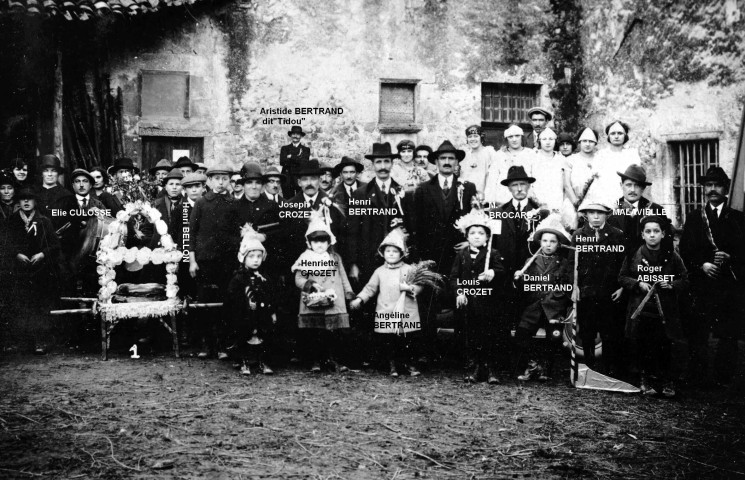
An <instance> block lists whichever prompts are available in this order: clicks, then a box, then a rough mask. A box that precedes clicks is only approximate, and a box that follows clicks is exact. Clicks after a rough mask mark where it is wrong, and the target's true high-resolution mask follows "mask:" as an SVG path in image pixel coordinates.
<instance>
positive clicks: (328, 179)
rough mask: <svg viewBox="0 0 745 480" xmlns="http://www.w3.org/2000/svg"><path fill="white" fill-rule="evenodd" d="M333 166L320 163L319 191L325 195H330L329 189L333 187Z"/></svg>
mask: <svg viewBox="0 0 745 480" xmlns="http://www.w3.org/2000/svg"><path fill="white" fill-rule="evenodd" d="M335 178H336V177H334V167H332V166H331V165H329V164H328V163H322V164H321V178H320V186H321V191H322V192H323V193H325V194H326V195H329V196H331V190H332V189H333V188H334V179H335Z"/></svg>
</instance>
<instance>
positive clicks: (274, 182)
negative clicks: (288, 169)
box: [262, 165, 287, 204]
mask: <svg viewBox="0 0 745 480" xmlns="http://www.w3.org/2000/svg"><path fill="white" fill-rule="evenodd" d="M262 179H263V181H264V192H263V195H264V196H265V197H266V198H268V199H269V200H271V201H273V202H274V203H276V204H279V203H280V202H281V201H282V200H284V199H285V197H284V196H283V195H282V185H283V184H285V183H287V176H286V175H284V174H283V173H282V172H280V171H279V169H278V168H277V167H275V166H274V165H272V166H271V167H269V168H267V169H266V171H265V172H264V175H262Z"/></svg>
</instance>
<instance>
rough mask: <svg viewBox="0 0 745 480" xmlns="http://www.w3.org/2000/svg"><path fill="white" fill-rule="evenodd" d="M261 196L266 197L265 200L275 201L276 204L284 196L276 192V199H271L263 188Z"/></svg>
mask: <svg viewBox="0 0 745 480" xmlns="http://www.w3.org/2000/svg"><path fill="white" fill-rule="evenodd" d="M261 196H262V197H264V198H266V199H267V200H269V201H272V202H275V203H277V204H279V202H281V201H282V200H284V199H285V197H283V196H282V193H278V194H277V200H276V201H275V200H272V199H270V198H269V195H268V194H267V193H266V191H264V190H262V192H261Z"/></svg>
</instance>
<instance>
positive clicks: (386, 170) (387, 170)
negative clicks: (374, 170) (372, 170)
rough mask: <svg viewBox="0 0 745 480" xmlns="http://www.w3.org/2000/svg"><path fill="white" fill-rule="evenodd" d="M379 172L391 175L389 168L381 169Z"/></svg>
mask: <svg viewBox="0 0 745 480" xmlns="http://www.w3.org/2000/svg"><path fill="white" fill-rule="evenodd" d="M378 172H380V173H391V171H390V170H389V169H387V168H381V169H380V170H378Z"/></svg>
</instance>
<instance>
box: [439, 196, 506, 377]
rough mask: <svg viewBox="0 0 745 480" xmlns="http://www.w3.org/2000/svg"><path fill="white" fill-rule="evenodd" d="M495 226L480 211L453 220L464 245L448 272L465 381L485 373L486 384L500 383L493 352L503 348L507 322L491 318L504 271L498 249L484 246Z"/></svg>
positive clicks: (499, 294)
mask: <svg viewBox="0 0 745 480" xmlns="http://www.w3.org/2000/svg"><path fill="white" fill-rule="evenodd" d="M495 226H496V222H494V221H493V220H491V219H490V218H489V217H488V216H487V215H486V214H485V213H483V212H482V211H471V213H468V214H466V215H464V216H462V217H461V218H460V219H458V221H457V222H455V228H457V229H459V230H460V231H462V232H463V233H464V234H465V235H466V239H467V240H468V248H465V249H463V250H461V251H460V252H458V255H457V256H456V258H455V261H454V262H453V268H452V271H451V272H450V283H451V286H452V288H453V290H454V291H455V294H456V295H457V296H456V299H455V302H456V307H457V308H458V311H459V317H460V324H461V328H460V334H461V335H462V337H463V340H464V341H465V352H466V374H465V377H464V380H465V382H466V383H475V382H478V381H480V380H481V377H482V376H483V374H484V373H488V375H487V382H488V383H489V384H490V385H494V384H498V383H501V380H500V379H499V372H498V370H497V353H498V352H500V351H501V352H505V351H506V348H507V339H508V325H506V324H504V323H502V322H501V321H499V320H497V319H496V317H495V312H496V311H497V306H498V304H499V300H500V297H501V292H500V291H498V290H497V289H498V288H499V287H498V285H502V284H503V283H504V273H505V272H504V267H503V266H502V261H501V256H500V254H499V252H498V251H497V250H496V249H494V248H492V249H491V250H490V251H489V249H488V244H489V238H490V237H491V235H492V232H493V229H494V227H495ZM487 257H489V260H488V262H489V263H488V266H487Z"/></svg>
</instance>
